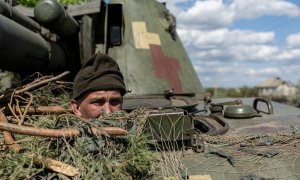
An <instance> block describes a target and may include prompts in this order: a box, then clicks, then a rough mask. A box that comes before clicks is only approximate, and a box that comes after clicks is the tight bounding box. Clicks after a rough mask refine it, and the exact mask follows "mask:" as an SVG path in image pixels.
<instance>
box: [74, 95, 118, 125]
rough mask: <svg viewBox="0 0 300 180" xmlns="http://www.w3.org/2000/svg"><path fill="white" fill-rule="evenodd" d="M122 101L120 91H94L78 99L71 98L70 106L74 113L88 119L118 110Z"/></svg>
mask: <svg viewBox="0 0 300 180" xmlns="http://www.w3.org/2000/svg"><path fill="white" fill-rule="evenodd" d="M122 102H123V99H122V96H121V93H120V91H94V92H91V93H88V94H87V95H85V96H84V97H83V98H82V99H80V100H78V101H76V100H72V102H71V106H72V109H73V112H74V113H75V115H77V116H80V117H83V118H86V119H89V118H99V117H101V116H102V115H103V114H104V113H105V114H106V115H110V114H111V113H114V112H117V111H120V110H121V109H122Z"/></svg>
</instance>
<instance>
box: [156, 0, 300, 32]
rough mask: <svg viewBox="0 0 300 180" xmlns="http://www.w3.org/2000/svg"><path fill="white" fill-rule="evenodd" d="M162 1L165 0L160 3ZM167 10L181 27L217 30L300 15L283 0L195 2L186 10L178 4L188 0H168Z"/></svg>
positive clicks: (208, 0) (296, 9) (291, 5)
mask: <svg viewBox="0 0 300 180" xmlns="http://www.w3.org/2000/svg"><path fill="white" fill-rule="evenodd" d="M160 1H163V0H160ZM163 2H167V7H168V8H169V9H170V10H171V12H172V13H173V14H174V15H175V16H176V17H177V20H178V21H180V22H181V23H178V27H180V28H182V27H185V26H189V27H190V28H201V29H215V28H222V27H228V26H229V25H231V24H232V23H234V22H235V21H236V20H240V19H255V18H258V17H261V16H266V15H268V16H288V17H298V16H300V9H299V8H298V7H297V6H296V5H294V4H292V3H290V2H288V1H284V0H233V1H232V3H229V4H224V3H223V1H222V0H207V1H196V2H195V4H194V5H193V6H192V7H190V8H189V9H187V10H184V11H183V10H181V9H180V8H182V7H180V6H178V3H181V4H182V3H183V2H189V1H188V0H186V1H184V0H167V1H163Z"/></svg>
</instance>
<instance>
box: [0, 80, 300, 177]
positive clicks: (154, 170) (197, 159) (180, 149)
mask: <svg viewBox="0 0 300 180" xmlns="http://www.w3.org/2000/svg"><path fill="white" fill-rule="evenodd" d="M71 87H72V86H71V84H70V83H66V82H62V81H59V80H58V79H53V77H39V78H38V79H35V80H34V81H32V82H30V83H28V84H27V85H26V86H24V87H22V88H18V89H16V90H15V91H8V93H4V94H3V96H1V97H2V98H1V99H0V100H1V102H2V104H3V106H2V108H1V110H2V111H3V112H4V113H5V115H6V117H7V120H8V121H9V122H10V124H12V123H13V124H20V127H25V126H26V127H39V128H47V129H61V128H71V127H72V128H75V129H76V130H78V132H80V135H78V137H77V136H74V137H64V136H62V137H60V138H57V137H41V136H30V135H20V134H17V133H14V134H13V139H14V141H13V143H9V144H8V143H7V141H4V134H5V132H4V131H2V133H1V134H0V161H1V163H0V177H1V178H4V179H9V178H11V179H57V178H58V179H95V178H97V179H149V178H150V179H156V178H157V177H169V179H187V178H189V179H205V180H208V179H214V180H215V179H229V180H232V179H245V180H248V179H249V180H250V179H299V177H300V159H299V158H300V153H299V152H300V144H299V142H300V141H299V138H300V134H299V133H298V130H297V129H293V130H294V133H291V134H285V133H280V132H278V133H276V134H269V135H256V136H207V135H204V134H201V133H197V134H195V136H194V138H193V139H191V142H189V143H187V142H183V140H181V138H182V137H181V136H180V135H183V134H184V130H182V131H180V130H179V131H178V129H180V128H182V129H183V127H178V124H179V123H177V122H178V121H180V120H182V117H180V116H179V117H178V120H176V119H175V121H172V122H174V124H171V125H170V127H171V131H176V133H171V134H172V135H175V138H176V139H177V141H173V140H172V139H174V136H173V137H169V138H170V139H166V134H165V133H166V132H165V131H164V130H165V129H164V128H163V127H162V128H161V127H159V126H158V131H155V134H153V133H154V131H150V132H152V133H150V134H148V135H146V134H145V133H143V130H144V128H145V124H146V123H147V122H146V121H147V119H148V118H149V114H150V110H149V109H146V108H143V107H140V108H138V109H136V110H135V111H133V112H130V113H126V112H119V113H115V114H113V115H112V116H104V117H103V118H102V119H93V120H90V121H86V120H84V119H81V118H78V117H76V116H74V115H73V114H72V113H70V110H69V107H70V99H71V94H70V92H71ZM5 99H6V101H5ZM57 105H59V108H56V109H52V110H49V109H47V110H46V111H44V112H41V111H38V110H41V109H39V108H40V107H42V106H47V107H49V106H50V107H56V106H57ZM32 109H33V112H32ZM58 111H59V112H58ZM38 112H39V113H38ZM50 112H51V113H50ZM53 113H56V114H53ZM166 116H167V118H169V119H171V117H169V116H168V115H166ZM182 116H184V113H183V114H182ZM0 118H1V116H0ZM2 120H3V118H2ZM105 127H116V128H122V129H126V130H128V132H129V134H128V135H127V136H113V135H111V136H108V135H105V133H102V135H99V134H97V135H96V134H95V133H93V132H94V131H92V129H93V128H94V129H95V128H96V129H97V130H99V128H105ZM291 128H292V127H291ZM100 130H103V129H100ZM41 132H42V130H41ZM100 132H102V131H100ZM159 135H163V137H162V138H161V140H158V141H159V143H158V142H156V141H154V140H152V138H151V136H152V137H155V138H156V139H157V137H159ZM149 137H150V138H149ZM155 138H154V139H155ZM185 141H186V140H185ZM57 167H58V168H57Z"/></svg>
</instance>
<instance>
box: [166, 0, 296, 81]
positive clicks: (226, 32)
mask: <svg viewBox="0 0 300 180" xmlns="http://www.w3.org/2000/svg"><path fill="white" fill-rule="evenodd" d="M166 2H167V7H168V8H169V9H170V10H171V12H173V14H174V15H176V17H177V32H178V34H179V36H180V38H181V40H182V42H183V43H184V45H185V47H186V48H187V51H188V54H189V56H190V58H191V59H192V61H193V64H194V67H195V70H196V72H197V74H198V75H199V78H200V80H201V81H202V83H203V85H204V86H205V87H209V86H214V85H218V86H226V87H230V86H242V85H256V84H257V83H258V82H260V81H262V80H265V79H266V78H268V77H270V76H279V77H281V78H282V79H285V78H287V79H285V80H289V79H288V78H290V77H293V78H294V79H295V74H296V73H298V72H299V68H300V65H298V64H299V63H297V60H298V59H300V32H299V33H297V34H293V35H290V36H289V37H288V38H287V40H286V44H287V48H285V47H277V46H276V44H275V43H276V42H277V39H276V38H277V37H276V34H275V32H272V31H268V32H258V31H255V30H242V29H230V28H229V26H230V25H232V24H233V23H235V22H236V21H237V20H242V19H255V18H259V17H262V16H287V17H292V18H294V17H298V16H300V9H299V8H298V7H297V6H296V5H295V4H292V3H291V2H288V1H284V0H232V1H230V3H226V4H224V2H223V1H221V0H198V1H196V2H195V3H191V0H167V1H166ZM184 2H188V3H187V4H188V5H185V7H181V6H178V3H179V4H180V5H183V3H184ZM174 12H176V13H174ZM293 73H294V74H293ZM251 77H252V78H251Z"/></svg>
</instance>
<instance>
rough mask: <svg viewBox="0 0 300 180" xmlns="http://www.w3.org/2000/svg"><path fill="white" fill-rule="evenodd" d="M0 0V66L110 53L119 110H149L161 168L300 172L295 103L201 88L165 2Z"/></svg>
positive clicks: (191, 174)
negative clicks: (219, 94)
mask: <svg viewBox="0 0 300 180" xmlns="http://www.w3.org/2000/svg"><path fill="white" fill-rule="evenodd" d="M0 5H1V6H0V13H1V15H0V34H1V38H0V56H1V63H0V69H2V70H8V71H12V72H15V73H19V74H20V75H21V77H25V76H26V75H29V74H31V73H34V72H36V71H38V72H41V73H44V74H58V73H61V72H63V71H66V70H68V71H70V72H71V74H70V77H69V78H70V79H72V78H73V77H74V75H75V74H76V72H77V70H78V68H80V65H81V64H82V63H84V62H85V61H86V60H87V59H88V58H89V57H90V56H91V55H93V54H94V53H95V52H98V51H100V52H102V53H105V54H108V55H110V56H111V57H113V58H114V59H116V60H117V61H118V64H119V65H120V68H121V71H122V73H123V74H124V77H125V83H126V86H127V88H128V90H127V94H126V95H125V97H124V109H125V110H126V111H129V112H130V111H132V110H133V109H135V108H137V107H140V106H146V107H148V108H150V109H151V113H150V115H149V117H148V119H147V122H146V124H145V131H144V132H145V133H148V134H150V135H151V137H152V138H153V139H155V140H156V141H157V142H158V143H159V144H160V146H159V152H165V153H163V154H164V155H165V156H164V157H163V159H164V160H165V161H164V162H163V163H162V165H161V166H162V167H161V168H163V169H165V170H164V171H163V172H164V173H162V174H161V175H162V176H164V177H169V178H175V179H180V178H182V179H242V178H243V179H254V178H258V179H263V178H269V179H299V176H300V160H299V156H300V153H299V152H300V151H299V150H300V149H299V146H300V144H299V134H298V128H299V125H300V119H299V113H300V111H299V109H298V108H295V107H291V106H287V105H283V104H279V103H275V102H271V101H269V100H267V99H263V98H259V97H257V98H243V99H212V98H211V97H210V96H209V95H206V94H205V92H204V90H203V88H202V85H201V83H200V81H199V79H198V77H197V75H196V73H195V70H194V69H193V67H192V64H191V61H190V60H189V57H188V55H187V53H186V51H185V49H184V47H183V45H182V43H181V41H180V38H179V37H178V35H177V33H176V20H175V18H174V16H173V15H172V14H171V13H170V12H169V11H168V10H167V9H166V7H165V4H164V3H159V2H157V1H155V0H111V1H109V2H106V1H101V0H100V1H99V0H97V1H91V2H87V3H85V4H81V5H68V6H67V5H61V4H59V3H57V2H56V1H54V0H40V1H39V2H38V3H37V4H36V6H35V7H34V8H26V7H23V6H11V5H9V4H8V3H5V2H3V1H0Z"/></svg>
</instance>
